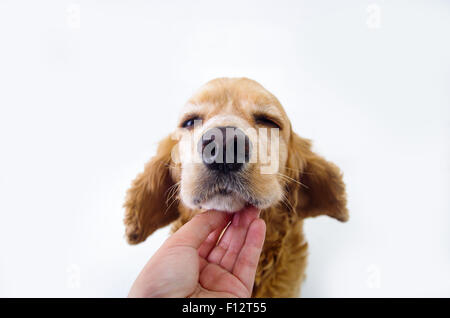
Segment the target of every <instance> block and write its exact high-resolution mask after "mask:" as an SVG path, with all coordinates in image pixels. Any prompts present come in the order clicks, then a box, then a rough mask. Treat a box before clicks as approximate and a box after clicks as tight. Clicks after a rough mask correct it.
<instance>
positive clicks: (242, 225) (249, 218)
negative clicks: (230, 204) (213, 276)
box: [220, 208, 259, 271]
mask: <svg viewBox="0 0 450 318" xmlns="http://www.w3.org/2000/svg"><path fill="white" fill-rule="evenodd" d="M258 215H259V210H258V209H256V208H250V209H248V210H245V211H243V212H242V213H241V214H240V215H237V218H233V221H232V223H231V227H230V228H229V229H228V230H227V231H228V234H229V235H230V236H231V241H230V243H229V245H228V249H227V250H226V252H225V255H224V256H223V257H222V259H221V261H220V266H222V267H223V268H225V269H226V270H228V271H231V270H232V269H233V267H234V264H235V263H236V259H237V257H238V255H239V252H240V251H241V249H242V246H243V245H244V242H245V237H246V236H247V232H248V230H249V227H250V224H251V223H252V222H253V221H254V220H255V219H256V218H257V217H258Z"/></svg>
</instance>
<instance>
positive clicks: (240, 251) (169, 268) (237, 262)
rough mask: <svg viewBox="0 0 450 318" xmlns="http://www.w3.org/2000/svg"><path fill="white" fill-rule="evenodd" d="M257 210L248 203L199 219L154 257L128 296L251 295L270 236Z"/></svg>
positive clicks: (176, 235) (188, 225)
mask: <svg viewBox="0 0 450 318" xmlns="http://www.w3.org/2000/svg"><path fill="white" fill-rule="evenodd" d="M258 214H259V211H258V210H256V209H255V208H254V207H249V208H246V209H245V210H244V211H241V212H239V213H234V214H227V213H223V212H217V211H208V212H205V213H203V214H201V215H198V216H196V217H194V218H193V219H192V220H191V221H190V222H188V223H186V224H185V225H184V226H183V227H181V228H180V229H179V230H178V231H177V232H176V233H175V234H174V235H172V236H171V237H170V238H169V239H168V240H167V241H166V242H165V243H164V244H163V246H162V247H161V248H160V249H159V250H158V252H157V253H156V254H155V255H154V256H153V257H152V258H151V259H150V261H149V262H148V263H147V265H146V266H145V267H144V269H143V270H142V272H141V274H140V275H139V277H138V278H137V280H136V282H135V283H134V285H133V287H132V289H131V291H130V294H129V296H131V297H250V296H251V293H252V288H253V282H254V279H255V272H256V267H257V264H258V260H259V256H260V254H261V249H262V245H263V242H264V236H265V224H264V221H263V220H261V219H259V218H258ZM230 221H231V223H230ZM227 225H228V227H227V228H226V230H225V232H224V233H223V234H222V232H223V230H224V228H225V227H226V226H227ZM221 234H222V237H220V236H221ZM219 238H220V240H219Z"/></svg>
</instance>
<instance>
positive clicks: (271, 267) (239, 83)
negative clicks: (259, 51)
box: [124, 78, 348, 297]
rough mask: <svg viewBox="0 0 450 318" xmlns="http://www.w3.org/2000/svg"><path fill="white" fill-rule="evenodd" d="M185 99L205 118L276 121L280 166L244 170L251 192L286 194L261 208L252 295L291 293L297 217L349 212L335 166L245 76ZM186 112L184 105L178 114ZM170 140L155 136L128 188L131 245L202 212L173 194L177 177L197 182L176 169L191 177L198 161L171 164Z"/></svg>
mask: <svg viewBox="0 0 450 318" xmlns="http://www.w3.org/2000/svg"><path fill="white" fill-rule="evenodd" d="M188 105H199V106H198V107H199V109H200V110H201V111H202V114H203V117H204V118H205V120H207V119H211V118H216V117H217V116H218V115H220V114H233V115H236V116H238V117H239V118H242V119H243V120H244V121H245V122H247V123H252V117H251V115H252V113H254V112H255V111H257V112H259V111H265V112H269V113H271V114H274V115H275V116H276V117H277V118H278V119H279V120H280V121H281V125H282V129H281V132H280V139H281V146H280V158H281V159H280V162H281V164H280V167H279V172H280V174H281V175H283V176H282V177H280V175H278V174H275V175H262V174H259V173H257V172H256V171H257V169H253V170H251V174H252V179H251V180H252V182H251V187H253V188H254V191H255V193H257V194H258V195H261V196H264V195H265V194H266V195H267V194H268V193H270V191H272V192H273V191H277V190H276V188H274V185H277V186H278V188H279V189H280V191H281V193H280V195H281V196H284V198H285V199H284V200H281V199H277V200H276V201H274V202H273V204H272V205H271V206H270V207H268V208H266V209H264V210H263V211H262V212H261V218H263V219H264V221H265V222H266V225H267V232H266V239H265V243H264V247H263V251H262V254H261V258H260V261H259V265H258V269H257V273H256V279H255V285H254V289H253V296H254V297H297V296H298V295H299V291H300V285H301V282H302V280H303V278H304V272H305V268H306V260H307V243H306V241H305V238H304V235H303V219H304V218H306V217H314V216H318V215H322V214H326V215H328V216H331V217H334V218H336V219H338V220H340V221H346V220H347V219H348V212H347V208H346V193H345V185H344V183H343V181H342V174H341V172H340V171H339V169H338V168H337V167H336V166H335V165H334V164H332V163H330V162H327V161H326V160H325V159H323V158H322V157H320V156H318V155H317V154H315V153H313V152H312V150H311V142H310V141H308V140H306V139H303V138H301V137H299V136H298V135H296V134H295V133H294V132H293V131H292V128H291V124H290V122H289V119H288V118H287V115H286V113H285V112H284V110H283V108H282V107H281V104H280V103H279V102H278V100H277V99H276V98H275V97H274V96H273V95H272V94H270V93H269V92H268V91H267V90H265V89H264V88H263V87H262V86H261V85H259V84H258V83H256V82H255V81H252V80H249V79H245V78H240V79H216V80H213V81H211V82H209V83H207V84H206V85H205V86H203V87H202V89H201V90H200V91H199V92H198V93H197V94H195V95H194V96H193V97H192V98H191V99H190V100H189V103H188ZM196 107H197V106H196ZM187 108H188V109H189V107H187ZM191 108H192V107H191ZM185 115H186V112H184V113H183V114H182V116H181V118H183V116H185ZM253 125H254V124H253ZM183 133H184V132H183ZM176 142H177V141H176V140H172V138H171V137H170V136H169V137H167V138H166V139H165V140H163V141H162V142H161V143H160V146H159V148H158V151H157V154H156V156H155V157H154V158H152V160H151V161H150V162H149V163H148V164H147V165H146V167H145V170H144V172H143V173H142V174H140V175H138V177H137V178H136V180H134V182H133V185H132V187H131V189H130V190H129V191H128V195H127V199H126V203H125V208H126V215H125V221H124V222H125V225H126V236H127V239H128V242H129V243H130V244H137V243H139V242H142V241H144V240H145V239H146V238H147V237H148V236H149V235H150V234H151V233H153V232H154V231H155V230H156V229H158V228H160V227H162V226H165V225H167V224H169V223H171V222H173V221H175V222H174V223H173V231H176V230H177V229H178V228H179V227H180V226H182V225H183V224H184V223H186V222H187V221H188V220H189V219H190V218H192V217H193V216H194V215H195V214H197V213H200V212H201V210H197V209H190V208H188V207H187V206H186V204H184V203H183V202H182V201H179V184H180V183H183V181H184V183H183V185H184V189H185V191H187V192H189V191H191V190H192V189H193V188H195V186H196V185H195V182H194V183H193V181H192V180H189V181H190V182H188V180H183V174H184V175H185V176H186V172H189V173H190V175H189V176H196V175H198V174H200V173H201V169H202V167H201V164H200V165H191V166H184V167H183V166H182V165H181V164H179V163H174V162H173V160H172V159H171V152H172V151H173V150H174V149H175V150H179V149H177V147H176ZM180 155H182V154H180ZM186 179H187V178H186ZM190 179H191V178H190ZM200 180H201V179H200Z"/></svg>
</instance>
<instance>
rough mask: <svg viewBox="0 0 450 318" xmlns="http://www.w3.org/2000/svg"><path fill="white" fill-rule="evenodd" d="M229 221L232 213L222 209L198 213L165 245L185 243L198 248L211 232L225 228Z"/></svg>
mask: <svg viewBox="0 0 450 318" xmlns="http://www.w3.org/2000/svg"><path fill="white" fill-rule="evenodd" d="M229 221H230V215H229V214H228V213H224V212H220V211H206V212H203V213H201V214H197V215H196V216H195V217H194V218H193V219H192V220H190V221H189V222H187V223H186V224H185V225H183V226H182V227H181V228H180V229H179V230H178V231H176V232H175V233H174V234H173V235H172V236H171V237H170V238H169V239H168V240H167V241H166V242H165V243H164V245H166V247H170V246H173V245H184V246H189V247H192V248H195V249H198V248H199V247H200V245H201V244H202V243H203V242H204V241H205V240H206V238H207V237H208V235H209V234H210V233H211V232H214V231H215V230H221V229H223V228H224V227H225V226H226V225H227V224H228V222H229Z"/></svg>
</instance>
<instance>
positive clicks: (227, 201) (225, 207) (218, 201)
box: [201, 193, 247, 213]
mask: <svg viewBox="0 0 450 318" xmlns="http://www.w3.org/2000/svg"><path fill="white" fill-rule="evenodd" d="M246 205H247V202H246V201H245V200H244V199H242V198H241V197H240V196H238V195H237V194H235V193H231V194H226V195H223V194H216V195H214V196H213V197H211V198H210V199H208V200H207V201H205V202H203V203H202V204H201V208H202V209H205V210H217V211H224V212H229V213H232V212H237V211H240V210H242V209H243V208H244V207H245V206H246Z"/></svg>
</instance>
